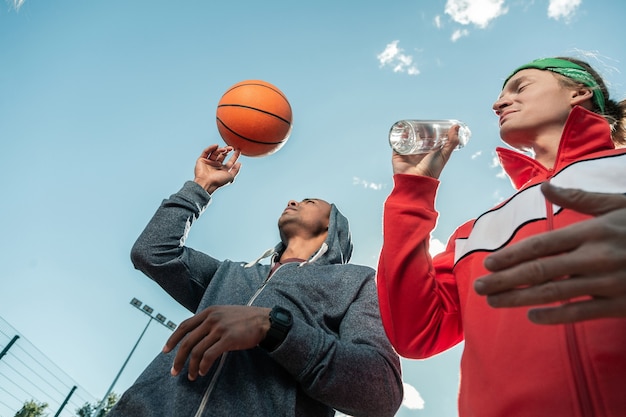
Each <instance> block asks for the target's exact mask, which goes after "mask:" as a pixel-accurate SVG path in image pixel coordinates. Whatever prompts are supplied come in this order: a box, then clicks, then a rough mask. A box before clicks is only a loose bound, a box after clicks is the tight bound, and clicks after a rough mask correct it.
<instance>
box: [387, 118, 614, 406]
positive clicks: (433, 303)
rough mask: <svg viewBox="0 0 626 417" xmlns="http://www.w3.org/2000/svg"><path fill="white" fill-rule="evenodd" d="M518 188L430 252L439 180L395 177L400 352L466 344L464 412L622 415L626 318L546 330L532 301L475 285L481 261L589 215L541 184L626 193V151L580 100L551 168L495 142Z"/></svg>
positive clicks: (393, 249) (392, 305)
mask: <svg viewBox="0 0 626 417" xmlns="http://www.w3.org/2000/svg"><path fill="white" fill-rule="evenodd" d="M497 152H498V155H499V157H500V161H501V163H502V166H503V167H504V169H505V170H506V172H507V174H508V175H509V176H510V178H511V180H512V182H513V184H514V185H515V187H516V189H518V190H519V191H518V192H517V193H516V194H515V195H513V196H512V197H511V198H509V199H508V200H507V201H505V202H503V203H502V204H499V205H498V206H497V207H495V208H493V209H492V210H489V211H488V212H486V213H484V214H483V215H481V216H480V217H478V218H477V219H474V220H471V221H468V222H467V223H465V224H464V225H462V226H461V227H459V228H458V229H457V230H456V231H455V233H454V234H453V235H452V237H451V238H450V240H449V241H448V244H447V247H446V250H445V251H444V252H443V253H441V254H439V255H437V256H435V257H434V258H433V259H431V257H430V255H429V253H428V242H429V239H430V233H431V231H432V230H433V229H434V227H435V225H436V219H437V212H436V211H435V209H434V203H435V194H436V190H437V187H438V185H439V181H438V180H435V179H432V178H428V177H419V176H412V175H401V174H399V175H395V176H394V182H395V185H394V189H393V190H392V192H391V194H390V195H389V197H388V198H387V200H386V202H385V206H384V222H383V229H384V243H383V248H382V251H381V256H380V260H379V265H378V293H379V300H380V309H381V314H382V318H383V323H384V325H385V329H386V331H387V335H388V337H389V339H390V340H391V342H392V344H393V345H394V347H395V348H396V349H397V351H398V353H400V355H402V356H404V357H407V358H418V359H421V358H427V357H429V356H432V355H435V354H437V353H440V352H442V351H444V350H446V349H448V348H450V347H452V346H454V345H456V344H457V343H459V342H461V341H462V340H465V346H464V351H463V356H462V360H461V385H460V392H459V411H460V416H461V417H469V416H472V417H473V416H477V417H513V416H529V417H539V416H549V417H560V416H563V417H587V416H589V417H591V416H593V417H601V416H611V417H618V416H619V417H623V416H625V415H626V392H625V391H626V319H601V320H592V321H586V322H582V323H577V324H573V325H537V324H533V323H531V322H530V321H529V320H528V318H527V316H526V314H527V311H528V307H520V308H510V309H494V308H492V307H489V306H488V305H487V302H486V299H485V297H482V296H479V295H477V294H476V293H475V292H474V290H473V282H474V280H475V279H477V278H479V277H481V276H483V275H486V274H487V273H488V271H487V270H486V269H485V268H484V267H483V260H484V258H485V257H486V256H487V255H488V254H490V253H491V252H493V251H495V250H497V249H500V248H502V247H505V246H508V245H511V244H513V243H515V242H518V241H520V240H522V239H524V238H526V237H528V236H532V235H535V234H538V233H542V232H546V231H549V230H553V229H558V228H562V227H564V226H567V225H569V224H572V223H575V222H578V221H581V220H584V219H586V218H588V216H586V215H583V214H580V213H577V212H574V211H572V210H567V209H562V208H560V207H557V206H553V205H552V204H550V203H549V202H547V201H546V200H545V198H544V197H543V194H542V193H541V191H540V189H539V185H540V183H541V182H543V181H546V180H550V182H551V183H553V184H554V185H557V186H560V187H565V188H578V189H583V190H587V191H595V192H606V193H626V149H614V146H613V143H612V141H611V138H610V129H609V125H608V124H607V123H606V121H605V120H604V119H603V118H602V117H600V116H598V115H597V114H595V113H592V112H589V111H587V110H585V109H583V108H581V107H576V108H574V109H573V110H572V113H571V114H570V117H569V119H568V121H567V123H566V126H565V129H564V132H563V137H562V138H561V142H560V148H559V151H558V155H557V160H556V164H555V166H554V169H546V168H545V167H543V166H542V165H540V164H539V163H537V162H536V161H535V160H534V159H532V158H529V157H527V156H525V155H523V154H521V153H519V152H515V151H512V150H509V149H504V148H498V149H497Z"/></svg>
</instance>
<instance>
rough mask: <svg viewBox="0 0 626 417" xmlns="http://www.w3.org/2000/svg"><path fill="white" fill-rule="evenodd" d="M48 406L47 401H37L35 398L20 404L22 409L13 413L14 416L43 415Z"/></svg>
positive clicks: (34, 416) (31, 416)
mask: <svg viewBox="0 0 626 417" xmlns="http://www.w3.org/2000/svg"><path fill="white" fill-rule="evenodd" d="M46 408H48V404H47V403H38V402H37V401H35V400H30V401H26V402H25V403H24V405H23V406H22V409H21V410H20V411H18V412H17V413H15V417H43V416H45V415H47V414H44V412H45V411H46Z"/></svg>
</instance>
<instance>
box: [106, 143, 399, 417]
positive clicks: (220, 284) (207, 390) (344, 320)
mask: <svg viewBox="0 0 626 417" xmlns="http://www.w3.org/2000/svg"><path fill="white" fill-rule="evenodd" d="M231 152H233V148H232V147H230V146H227V147H223V148H222V147H218V145H212V146H209V147H208V148H207V149H205V150H204V151H203V153H202V155H201V156H200V158H198V160H197V162H196V167H195V178H194V181H188V182H186V183H185V184H184V185H183V187H182V189H181V190H180V191H179V192H177V193H176V194H173V195H172V196H170V198H169V199H166V200H164V201H163V202H162V204H161V206H160V207H159V209H158V210H157V212H156V213H155V214H154V216H153V218H152V220H151V221H150V222H149V223H148V225H147V226H146V228H145V230H144V231H143V233H142V234H141V235H140V237H139V238H138V240H137V242H136V243H135V245H134V246H133V248H132V251H131V258H132V261H133V263H134V265H135V267H136V268H137V269H139V270H141V271H142V272H144V273H145V274H146V275H147V276H149V277H150V278H152V279H153V280H154V281H156V282H157V283H158V284H159V285H160V286H161V287H162V288H163V289H164V290H165V291H167V292H168V293H169V294H170V295H171V296H172V297H173V298H174V299H175V300H176V301H178V302H179V303H180V304H182V305H183V306H185V307H186V308H187V309H189V310H190V311H192V312H194V313H195V315H194V316H193V317H191V318H189V319H187V320H185V321H184V322H182V323H181V324H180V326H178V328H177V329H176V330H175V331H174V333H173V334H172V336H171V337H170V338H169V340H168V341H167V343H166V345H165V347H164V349H163V352H162V353H161V354H159V355H158V356H157V357H156V358H155V359H154V361H153V362H152V363H151V364H150V365H149V366H148V367H147V368H146V370H145V371H144V372H143V373H142V374H141V375H140V376H139V378H138V379H137V381H136V382H135V383H134V384H133V385H132V386H131V387H130V388H129V389H128V390H127V391H126V392H125V393H124V394H123V395H122V397H121V398H120V400H119V401H118V403H117V404H116V405H115V407H113V409H112V410H111V411H110V413H109V414H108V416H109V417H118V416H128V417H131V416H132V417H142V416H145V417H159V416H163V417H174V416H189V417H200V416H205V417H208V416H219V417H223V416H229V417H236V416H298V417H300V416H333V415H334V414H335V410H339V411H341V412H343V413H345V414H348V415H351V416H355V417H356V416H376V417H384V416H393V415H394V414H395V413H396V411H397V410H398V408H399V407H400V404H401V402H402V396H403V389H402V378H401V371H400V361H399V357H398V355H397V354H396V353H395V351H394V349H393V348H392V347H391V345H390V343H389V341H388V339H387V337H386V335H385V333H384V330H383V327H382V322H381V319H380V313H379V309H378V301H377V295H376V285H375V280H374V279H375V271H374V270H373V269H372V268H370V267H367V266H360V265H352V264H348V262H349V260H350V256H351V254H352V242H351V237H350V230H349V226H348V220H347V219H346V218H345V217H344V216H343V215H342V214H341V213H340V212H339V210H338V209H337V207H335V205H334V204H329V203H327V202H326V201H324V200H320V199H314V198H307V199H304V200H302V201H300V202H296V201H293V200H292V201H289V203H288V204H287V207H286V208H285V210H284V211H283V213H282V214H281V216H280V218H279V219H278V228H279V232H280V238H281V241H280V242H279V243H278V244H277V245H276V246H275V247H274V248H273V249H271V250H269V251H267V252H266V253H265V254H264V256H263V257H262V258H261V259H258V260H257V261H255V262H251V263H244V262H234V261H230V260H224V261H219V260H217V259H215V258H213V257H211V256H209V255H207V254H204V253H201V252H198V251H195V250H194V249H191V248H188V247H186V246H185V239H186V236H187V233H188V232H189V228H190V226H191V224H192V223H193V222H194V221H195V220H196V219H197V218H198V217H199V216H200V215H201V214H202V212H203V211H204V210H205V208H206V207H207V206H208V205H209V203H210V201H211V198H212V196H213V193H214V191H215V190H217V189H219V188H220V187H222V186H224V185H227V184H229V183H231V182H232V181H233V180H234V179H235V177H236V176H237V174H238V173H239V169H240V166H241V163H240V162H238V161H237V159H238V157H239V152H238V151H237V150H234V152H233V154H232V155H230V157H229V154H230V153H231ZM264 257H271V261H270V264H269V265H267V264H261V263H260V261H261V260H262V259H263V258H264Z"/></svg>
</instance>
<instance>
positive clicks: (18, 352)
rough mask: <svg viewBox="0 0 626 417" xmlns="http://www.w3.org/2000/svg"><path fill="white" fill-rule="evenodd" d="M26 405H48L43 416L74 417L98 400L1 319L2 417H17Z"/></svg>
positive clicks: (0, 411)
mask: <svg viewBox="0 0 626 417" xmlns="http://www.w3.org/2000/svg"><path fill="white" fill-rule="evenodd" d="M27 401H35V402H37V403H46V404H48V407H47V408H46V409H45V413H44V415H47V416H54V417H73V416H76V415H77V413H76V411H77V410H78V409H80V408H81V407H83V406H84V405H85V403H90V404H95V403H97V402H98V401H99V400H98V399H96V398H95V397H94V396H93V395H91V394H89V393H88V392H86V391H85V390H84V389H83V388H81V387H80V385H79V384H78V383H77V382H76V381H74V380H73V379H72V378H70V377H69V376H68V375H67V374H66V373H65V372H63V370H62V369H61V368H59V367H58V366H57V365H55V364H54V363H53V362H52V361H51V360H50V359H49V358H48V357H47V356H46V355H45V354H44V353H43V352H41V351H40V350H39V349H37V348H36V347H35V346H34V345H33V344H32V343H31V342H29V341H28V339H26V338H25V337H24V336H23V335H22V334H20V333H19V332H18V331H17V330H16V329H15V328H13V327H12V326H11V325H10V324H9V323H8V322H6V321H5V320H4V319H3V318H2V317H0V417H14V416H15V413H17V412H18V411H19V410H20V409H21V408H22V406H23V405H24V403H25V402H27Z"/></svg>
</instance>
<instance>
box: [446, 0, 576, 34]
mask: <svg viewBox="0 0 626 417" xmlns="http://www.w3.org/2000/svg"><path fill="white" fill-rule="evenodd" d="M563 1H567V0H563ZM508 11H509V9H508V8H507V7H505V6H504V0H448V1H447V2H446V8H445V12H446V14H448V15H450V17H452V19H453V20H454V21H455V22H457V23H460V24H462V25H469V24H473V25H475V26H478V27H479V28H481V29H484V28H485V27H487V25H488V24H489V22H491V21H492V20H493V19H495V18H497V17H499V16H502V15H503V14H506V13H507V12H508Z"/></svg>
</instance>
